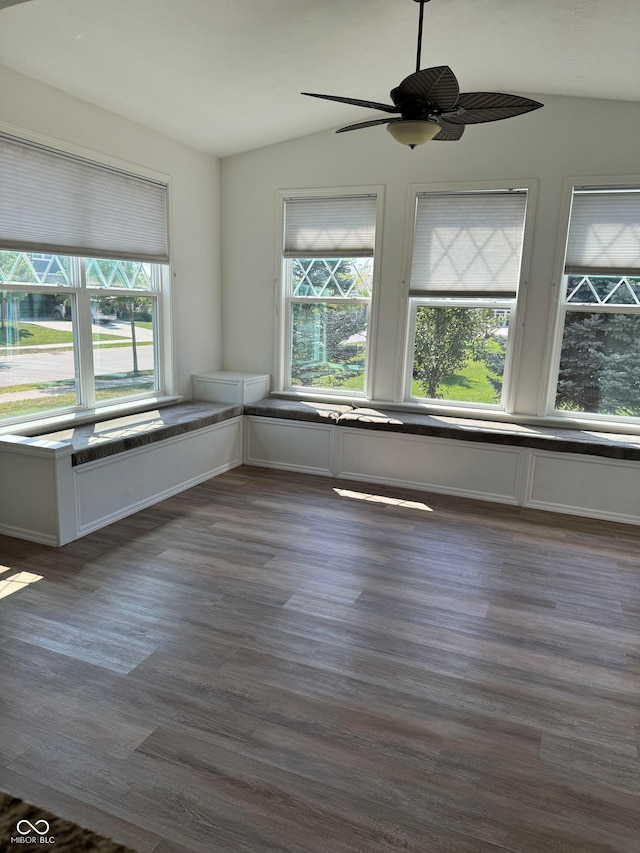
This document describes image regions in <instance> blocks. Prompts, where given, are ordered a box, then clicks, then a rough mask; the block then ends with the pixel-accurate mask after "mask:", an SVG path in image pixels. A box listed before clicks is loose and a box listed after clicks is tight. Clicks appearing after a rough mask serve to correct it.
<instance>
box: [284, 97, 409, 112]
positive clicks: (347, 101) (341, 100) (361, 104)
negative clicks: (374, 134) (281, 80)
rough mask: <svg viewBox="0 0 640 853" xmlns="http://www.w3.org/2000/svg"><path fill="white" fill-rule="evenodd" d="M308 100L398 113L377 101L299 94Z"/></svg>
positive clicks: (396, 110) (391, 106) (390, 106)
mask: <svg viewBox="0 0 640 853" xmlns="http://www.w3.org/2000/svg"><path fill="white" fill-rule="evenodd" d="M300 94H301V95H308V96H309V97H310V98H322V99H323V100H325V101H338V102H339V103H341V104H353V105H354V106H355V107H367V109H370V110H382V111H383V112H385V113H399V112H400V110H398V109H397V108H396V107H394V106H393V104H379V103H378V102H377V101H361V100H360V99H359V98H342V97H340V95H317V94H315V93H314V92H301V93H300Z"/></svg>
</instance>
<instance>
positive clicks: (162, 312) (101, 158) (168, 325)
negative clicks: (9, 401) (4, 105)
mask: <svg viewBox="0 0 640 853" xmlns="http://www.w3.org/2000/svg"><path fill="white" fill-rule="evenodd" d="M0 134H4V135H6V136H9V137H13V138H16V139H18V140H20V139H21V140H23V141H24V142H25V143H26V144H27V145H28V144H31V145H34V146H41V147H42V148H43V149H48V150H50V151H51V152H52V153H54V154H55V153H58V154H60V155H62V156H68V157H70V158H76V159H77V160H79V161H84V162H86V163H88V164H92V165H94V166H96V167H104V168H105V169H107V170H114V171H116V172H120V173H122V174H124V175H130V176H132V177H133V178H140V179H142V180H146V181H150V182H154V183H158V184H162V185H164V187H165V188H166V200H167V201H166V221H167V241H168V243H167V245H168V247H169V248H168V251H169V261H168V263H161V264H160V263H157V262H155V261H153V260H151V261H149V262H150V263H152V264H153V272H152V290H148V291H147V290H145V291H142V290H139V289H127V288H93V287H91V286H89V287H87V286H86V280H85V265H84V263H83V262H82V258H80V257H78V258H77V264H76V267H77V275H78V278H77V279H76V281H77V286H74V287H65V286H60V287H51V286H47V285H39V284H33V285H30V284H28V283H24V285H20V286H14V285H6V286H4V288H3V285H2V284H0V289H7V290H13V291H18V292H20V291H22V292H24V291H25V290H28V289H29V288H31V289H33V290H34V291H35V292H38V293H51V292H53V291H55V292H58V293H63V292H67V293H68V294H69V295H70V296H71V297H72V304H73V303H75V310H76V313H77V315H78V317H76V318H74V329H77V332H76V337H75V340H74V357H75V369H76V376H77V377H78V388H77V395H78V404H77V405H76V406H73V407H70V408H67V409H51V410H46V411H43V412H39V413H34V414H29V415H20V416H16V417H13V418H3V419H1V420H0V434H3V433H6V432H12V431H15V430H16V427H19V428H20V429H21V430H22V431H23V432H24V433H25V434H29V433H33V432H37V431H41V430H42V429H46V428H48V427H49V426H50V425H59V424H64V423H65V422H69V421H70V422H82V421H83V420H90V419H92V418H93V417H95V416H96V414H98V413H101V415H102V416H105V415H106V414H107V413H109V414H111V415H113V416H116V415H117V414H118V413H122V412H127V411H131V410H135V409H139V407H140V405H141V403H144V404H145V405H148V404H149V402H150V401H156V400H157V401H158V402H160V401H164V400H168V399H171V398H173V396H174V394H175V388H174V383H175V369H174V364H175V356H174V347H173V334H172V293H171V281H172V278H173V271H172V260H171V252H170V247H171V246H172V243H173V241H172V236H173V234H172V230H173V229H172V217H171V208H172V197H173V194H172V180H171V176H170V175H167V174H164V173H161V172H157V171H155V170H152V169H148V168H146V167H144V166H140V165H138V164H131V163H128V162H125V161H122V160H118V159H116V158H114V157H109V156H107V155H104V154H101V153H97V152H95V151H92V150H89V149H86V148H83V147H81V146H78V145H73V144H71V143H67V142H62V141H61V140H59V139H54V138H51V137H48V136H46V135H44V134H40V133H36V132H32V131H29V132H25V131H24V130H23V129H21V128H16V127H14V126H12V125H9V124H6V123H3V122H0ZM4 248H5V249H6V250H13V251H22V252H35V253H41V252H42V251H43V247H42V246H35V245H34V246H33V247H29V246H26V245H20V246H15V248H11V247H9V246H8V245H7V246H5V247H4ZM47 253H48V254H54V255H55V254H57V255H60V256H62V255H68V252H64V251H62V250H60V251H56V249H55V247H51V248H50V249H47ZM112 259H113V260H120V261H128V260H130V258H128V257H124V256H123V257H113V258H112ZM134 294H135V295H139V296H145V297H146V296H151V297H152V298H153V299H154V302H155V306H156V317H155V322H154V342H153V348H154V365H155V388H154V390H153V391H149V392H145V393H142V394H136V395H131V396H130V397H125V398H121V399H120V400H118V399H116V398H114V399H113V400H109V401H105V402H104V403H96V401H95V398H94V386H93V382H94V374H93V343H92V333H91V326H90V323H89V324H88V325H87V327H86V328H83V326H84V325H85V322H84V321H83V320H82V319H81V317H82V316H83V315H84V316H90V306H89V303H90V300H91V297H92V296H100V297H105V296H113V297H120V298H123V297H125V296H127V295H134Z"/></svg>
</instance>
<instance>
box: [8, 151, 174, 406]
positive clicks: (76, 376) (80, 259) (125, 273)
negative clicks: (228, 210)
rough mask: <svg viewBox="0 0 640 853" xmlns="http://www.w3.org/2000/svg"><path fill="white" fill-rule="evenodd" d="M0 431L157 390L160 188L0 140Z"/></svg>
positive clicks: (162, 280) (163, 246)
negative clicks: (2, 426) (19, 422)
mask: <svg viewBox="0 0 640 853" xmlns="http://www.w3.org/2000/svg"><path fill="white" fill-rule="evenodd" d="M0 183H1V184H2V186H3V193H2V195H1V196H0V421H5V422H7V423H10V422H11V421H14V420H26V419H34V418H37V417H41V416H44V415H50V414H54V413H55V414H61V413H65V412H69V413H72V412H77V411H82V410H89V409H93V408H95V407H98V406H100V405H104V404H106V403H109V404H116V403H118V402H119V401H121V400H123V399H127V400H132V399H135V398H138V397H140V398H144V397H148V396H150V395H155V394H157V393H159V392H160V391H161V390H162V369H161V365H162V359H161V358H160V353H161V348H162V334H161V331H162V330H161V325H160V323H159V317H160V313H161V294H162V290H163V287H164V286H166V280H167V278H168V277H167V275H166V269H167V268H166V261H167V260H168V257H167V255H168V245H167V224H166V186H163V185H159V184H158V183H156V182H150V181H148V180H146V179H142V178H139V177H136V176H132V175H128V174H126V173H122V172H120V171H118V170H114V169H110V168H106V167H103V166H101V165H99V164H95V163H89V162H88V161H86V160H83V159H78V158H75V157H71V156H70V155H67V154H64V153H61V152H57V151H54V150H52V149H48V148H43V147H42V146H39V145H32V144H31V143H28V142H24V141H22V140H16V139H13V138H11V137H5V136H2V135H0Z"/></svg>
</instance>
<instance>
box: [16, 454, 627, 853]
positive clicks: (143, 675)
mask: <svg viewBox="0 0 640 853" xmlns="http://www.w3.org/2000/svg"><path fill="white" fill-rule="evenodd" d="M639 546H640V530H639V529H635V528H629V527H627V526H623V525H617V524H607V523H603V522H594V521H592V520H584V519H578V518H567V517H562V516H553V515H550V514H545V513H542V512H538V511H535V512H534V511H528V510H521V509H519V508H517V507H503V506H496V505H490V504H482V503H479V502H474V501H469V500H461V499H457V498H452V497H448V496H438V495H425V494H420V493H418V492H413V491H409V490H403V489H396V488H392V487H388V486H385V487H379V488H378V487H377V486H375V485H373V484H371V483H367V484H361V483H352V482H348V481H344V480H340V481H334V480H331V479H330V478H324V477H312V476H307V475H296V474H290V473H287V472H279V471H270V470H268V469H251V468H240V469H235V470H234V471H231V472H228V473H227V474H223V475H221V476H219V477H217V478H214V479H213V480H210V481H208V482H206V483H203V484H201V485H199V486H197V487H195V488H193V489H190V490H188V491H187V492H184V493H182V494H180V495H176V496H175V497H173V498H170V499H169V500H167V501H164V502H162V503H161V504H158V505H156V506H154V507H151V508H150V509H149V510H145V511H144V512H141V513H138V514H137V515H135V516H133V517H130V518H127V519H124V520H123V521H121V522H118V523H117V524H114V525H113V526H111V527H110V528H108V529H107V530H105V531H99V532H97V533H95V534H92V535H90V536H87V537H85V538H84V539H82V540H78V541H77V542H72V543H70V544H69V545H67V546H65V547H64V548H61V549H51V548H47V547H45V546H40V545H36V544H33V543H26V542H20V541H19V540H11V539H7V538H6V537H4V538H3V537H0V564H2V565H3V566H5V567H6V571H5V572H3V573H2V574H0V578H3V577H8V576H9V575H10V574H11V573H15V572H29V573H32V574H36V575H39V576H42V580H38V581H37V582H34V583H31V584H28V585H26V586H24V587H23V588H21V589H19V590H17V591H16V592H14V593H13V594H11V595H8V596H7V597H5V598H2V599H0V788H2V789H5V790H9V791H11V792H12V793H14V794H16V795H17V796H21V797H23V798H25V799H28V800H31V801H35V802H36V803H38V804H39V805H41V806H42V807H43V808H49V809H51V810H52V811H54V812H56V811H57V812H58V813H61V814H62V815H63V816H66V817H69V819H71V820H76V821H78V822H80V823H83V824H84V825H88V826H89V827H90V828H92V829H94V830H95V831H97V832H100V833H102V834H105V835H108V836H111V837H115V838H116V839H118V840H120V841H121V842H122V843H125V844H128V845H130V846H132V847H134V848H137V849H139V850H140V851H141V853H205V851H206V853H240V851H242V853H285V851H287V853H329V851H331V853H353V851H355V853H383V851H384V853H400V851H404V853H498V851H500V853H559V851H562V852H563V853H632V851H633V853H635V850H636V849H637V850H640V847H639V846H638V839H639V838H640V758H639V754H640V753H639V739H640V712H639V710H638V708H639V704H638V698H639V696H640V627H639V626H640V620H639V617H640V559H639V557H638V554H639V553H640V548H639Z"/></svg>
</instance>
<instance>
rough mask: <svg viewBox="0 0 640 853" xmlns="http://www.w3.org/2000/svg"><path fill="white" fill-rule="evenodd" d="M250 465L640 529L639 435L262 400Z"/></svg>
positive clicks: (251, 418)
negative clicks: (462, 498)
mask: <svg viewBox="0 0 640 853" xmlns="http://www.w3.org/2000/svg"><path fill="white" fill-rule="evenodd" d="M244 414H245V420H246V422H247V423H246V426H245V450H244V457H243V458H244V461H245V463H247V464H250V465H263V466H266V467H274V468H283V469H286V470H292V471H305V472H308V473H314V474H324V475H330V476H335V477H344V478H350V479H358V480H365V481H371V482H377V483H385V484H391V485H393V484H397V485H401V486H405V487H410V488H418V489H424V490H425V491H435V492H444V493H447V494H454V495H461V496H465V497H473V498H479V499H482V500H490V501H498V502H503V503H510V504H517V505H523V506H530V507H535V508H539V509H545V510H551V511H555V512H565V513H572V514H576V515H584V516H593V517H596V518H604V519H609V520H613V521H622V522H626V523H633V524H640V436H638V435H626V434H624V435H623V434H617V433H602V432H597V431H592V430H578V429H564V428H561V427H551V426H540V427H538V426H532V425H528V426H527V425H521V424H512V423H506V422H498V421H486V420H480V419H471V418H455V417H447V416H440V415H429V414H424V413H422V412H417V411H412V410H400V409H393V408H364V407H363V408H358V407H354V406H348V405H339V406H334V405H328V404H321V403H316V402H305V401H299V400H284V399H275V398H269V399H265V400H261V401H259V402H257V403H252V404H249V405H245V407H244Z"/></svg>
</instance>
